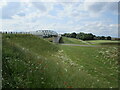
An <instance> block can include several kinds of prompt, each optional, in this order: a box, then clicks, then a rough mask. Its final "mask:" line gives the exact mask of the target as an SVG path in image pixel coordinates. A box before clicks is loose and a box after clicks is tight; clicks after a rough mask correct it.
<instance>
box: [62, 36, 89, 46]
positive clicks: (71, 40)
mask: <svg viewBox="0 0 120 90" xmlns="http://www.w3.org/2000/svg"><path fill="white" fill-rule="evenodd" d="M63 42H64V43H65V44H81V45H87V44H89V43H87V42H86V41H83V40H80V39H75V38H68V37H63Z"/></svg>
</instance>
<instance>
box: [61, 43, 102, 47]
mask: <svg viewBox="0 0 120 90" xmlns="http://www.w3.org/2000/svg"><path fill="white" fill-rule="evenodd" d="M61 45H67V46H68V45H69V46H83V47H100V46H96V45H79V44H61Z"/></svg>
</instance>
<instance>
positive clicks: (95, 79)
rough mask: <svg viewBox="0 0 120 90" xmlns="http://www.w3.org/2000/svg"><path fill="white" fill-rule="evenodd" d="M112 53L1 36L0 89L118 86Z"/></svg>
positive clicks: (20, 36) (110, 49) (29, 38)
mask: <svg viewBox="0 0 120 90" xmlns="http://www.w3.org/2000/svg"><path fill="white" fill-rule="evenodd" d="M75 42H76V41H75ZM91 51H92V52H91ZM116 51H117V47H110V48H100V47H99V48H97V47H92V48H91V47H76V46H62V45H56V44H53V43H50V42H48V41H46V40H43V39H41V38H38V37H36V36H33V35H3V55H2V60H3V87H15V88H23V87H25V88H34V87H35V88H40V87H43V88H51V87H52V88H85V87H86V88H90V87H107V88H108V87H118V84H117V83H118V80H117V79H118V76H117V73H118V69H117V68H118V66H117V56H116V55H117V53H118V52H116ZM111 54H112V55H111Z"/></svg>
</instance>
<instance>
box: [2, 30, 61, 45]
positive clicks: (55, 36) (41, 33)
mask: <svg viewBox="0 0 120 90" xmlns="http://www.w3.org/2000/svg"><path fill="white" fill-rule="evenodd" d="M2 33H6V34H32V35H36V36H38V37H41V38H49V37H53V40H52V41H53V42H54V43H61V42H62V37H61V35H59V34H58V33H57V32H55V31H52V30H37V31H30V32H2Z"/></svg>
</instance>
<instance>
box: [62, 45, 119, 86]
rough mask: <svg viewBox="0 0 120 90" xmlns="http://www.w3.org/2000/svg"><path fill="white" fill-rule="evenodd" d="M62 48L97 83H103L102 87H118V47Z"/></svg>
mask: <svg viewBox="0 0 120 90" xmlns="http://www.w3.org/2000/svg"><path fill="white" fill-rule="evenodd" d="M61 48H62V49H63V50H64V52H65V54H67V55H68V57H70V59H71V60H73V61H74V62H75V63H77V64H78V66H79V67H81V69H82V70H84V71H85V72H87V73H88V74H90V75H91V76H92V77H94V78H96V79H97V81H96V82H99V83H103V85H102V87H108V86H109V85H111V87H117V86H118V65H117V64H118V57H117V54H118V52H117V47H109V48H106V47H99V48H98V47H78V46H76V47H75V46H61ZM113 80H114V81H113Z"/></svg>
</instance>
